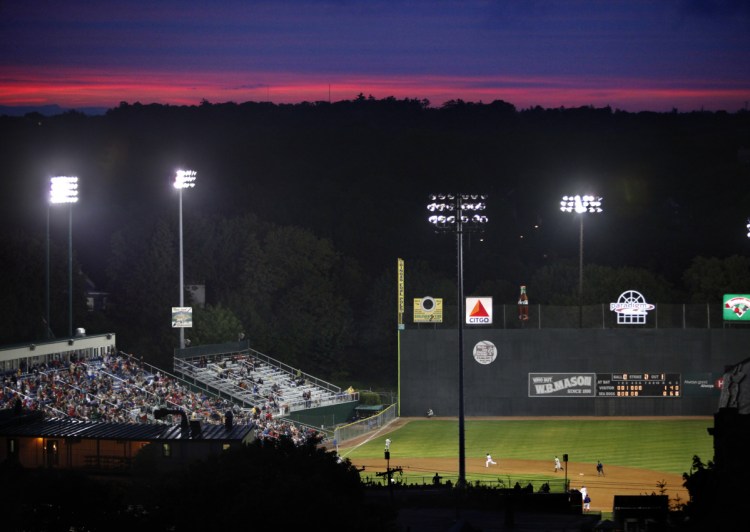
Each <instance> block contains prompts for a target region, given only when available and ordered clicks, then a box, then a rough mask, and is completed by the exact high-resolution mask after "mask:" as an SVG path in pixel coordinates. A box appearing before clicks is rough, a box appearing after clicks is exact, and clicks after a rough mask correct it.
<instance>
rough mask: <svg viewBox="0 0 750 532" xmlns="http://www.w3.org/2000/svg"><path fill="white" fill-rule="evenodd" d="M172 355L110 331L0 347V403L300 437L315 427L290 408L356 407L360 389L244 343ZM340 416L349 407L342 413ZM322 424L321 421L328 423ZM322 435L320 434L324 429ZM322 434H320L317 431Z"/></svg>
mask: <svg viewBox="0 0 750 532" xmlns="http://www.w3.org/2000/svg"><path fill="white" fill-rule="evenodd" d="M189 354H193V355H195V356H184V357H175V371H174V373H169V372H167V371H164V370H163V369H161V368H156V367H154V366H151V365H149V364H147V363H145V362H144V361H143V359H142V358H137V357H134V356H132V355H130V354H127V353H124V352H118V351H117V349H116V346H115V338H114V335H113V334H107V335H101V336H98V337H83V338H75V339H71V340H56V341H52V342H45V343H43V344H39V345H34V344H32V345H27V346H16V347H12V348H8V349H2V350H0V378H2V387H1V388H0V409H2V408H11V407H15V406H16V405H18V406H19V407H20V408H23V409H24V410H30V411H40V412H44V413H45V415H46V416H47V417H52V418H58V419H76V420H80V421H99V422H117V423H154V424H163V423H171V424H175V423H178V422H179V421H180V420H179V416H167V417H166V418H165V419H157V418H156V417H155V416H154V411H155V410H156V409H164V408H167V409H170V410H172V411H179V412H181V413H184V414H185V415H186V416H188V417H190V419H191V420H192V421H197V422H204V423H208V424H221V423H224V422H225V421H226V419H227V417H228V416H230V415H231V418H232V419H233V421H234V422H235V423H237V424H243V425H252V426H254V427H255V433H256V437H258V438H261V439H265V438H276V437H279V436H281V435H289V436H291V437H292V438H293V439H295V440H297V439H299V440H300V441H302V440H304V439H306V437H307V436H309V435H310V434H313V433H316V434H317V436H321V435H322V434H319V431H318V429H317V426H318V425H316V427H310V426H304V425H305V423H304V422H303V421H300V419H292V418H291V417H289V416H290V414H295V413H296V414H301V413H304V412H305V411H312V410H320V409H321V408H323V409H325V408H334V409H337V408H339V409H340V408H341V407H344V409H345V410H347V409H348V410H351V411H353V409H354V407H355V406H356V404H357V400H358V394H357V393H349V392H342V391H341V389H340V388H339V387H337V386H334V385H332V384H330V383H326V382H325V381H321V380H320V379H317V378H315V377H313V376H311V375H308V374H306V373H303V372H301V371H300V370H295V369H294V368H291V367H289V366H287V365H285V364H283V363H281V362H279V361H276V360H274V359H272V358H270V357H268V356H266V355H263V354H262V353H259V352H257V351H254V350H252V349H250V348H249V347H248V346H246V347H245V348H244V349H240V350H236V349H235V350H226V349H225V348H224V346H221V345H219V346H201V347H200V349H198V350H192V351H191V353H189ZM339 417H340V418H341V420H342V421H343V420H344V419H345V418H347V417H348V414H340V415H339ZM321 428H322V427H321ZM320 432H323V431H322V430H321V431H320ZM317 436H316V437H317Z"/></svg>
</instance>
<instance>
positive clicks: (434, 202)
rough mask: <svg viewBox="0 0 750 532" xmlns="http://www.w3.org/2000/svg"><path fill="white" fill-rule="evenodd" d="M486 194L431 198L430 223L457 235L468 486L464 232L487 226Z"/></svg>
mask: <svg viewBox="0 0 750 532" xmlns="http://www.w3.org/2000/svg"><path fill="white" fill-rule="evenodd" d="M486 199H487V196H486V195H484V194H481V195H480V194H433V195H430V196H429V200H430V203H429V204H428V205H427V210H428V211H429V212H430V215H429V218H428V220H429V222H430V223H431V224H433V225H434V226H435V230H436V231H438V232H455V233H456V248H457V249H456V255H457V259H458V281H457V285H458V482H457V487H460V488H461V489H463V488H465V487H466V442H465V430H464V319H465V316H464V314H465V309H464V307H465V305H466V302H465V301H464V248H463V246H464V232H469V231H477V230H481V228H482V227H483V225H484V224H485V223H487V221H488V219H487V216H485V215H483V214H479V212H481V211H484V210H485V208H486V204H485V203H484V201H485V200H486Z"/></svg>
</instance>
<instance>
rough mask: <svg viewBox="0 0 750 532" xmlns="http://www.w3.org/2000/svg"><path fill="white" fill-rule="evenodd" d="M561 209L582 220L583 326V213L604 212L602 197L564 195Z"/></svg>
mask: <svg viewBox="0 0 750 532" xmlns="http://www.w3.org/2000/svg"><path fill="white" fill-rule="evenodd" d="M560 210H561V211H563V212H575V213H576V214H578V216H579V219H580V221H581V224H580V231H579V233H578V327H579V328H581V327H583V215H584V213H587V212H592V213H598V212H602V198H601V197H600V196H591V195H586V196H579V195H575V196H563V197H562V201H560Z"/></svg>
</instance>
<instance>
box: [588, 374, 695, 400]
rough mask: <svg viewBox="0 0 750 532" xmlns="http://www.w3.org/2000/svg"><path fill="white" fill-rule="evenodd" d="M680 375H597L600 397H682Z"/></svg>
mask: <svg viewBox="0 0 750 532" xmlns="http://www.w3.org/2000/svg"><path fill="white" fill-rule="evenodd" d="M681 383H682V380H681V375H680V374H679V373H597V374H596V395H597V396H598V397H681V396H682V387H681Z"/></svg>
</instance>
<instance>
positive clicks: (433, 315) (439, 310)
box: [414, 296, 443, 323]
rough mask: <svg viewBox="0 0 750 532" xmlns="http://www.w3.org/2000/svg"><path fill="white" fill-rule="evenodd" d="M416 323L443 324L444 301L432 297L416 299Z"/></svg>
mask: <svg viewBox="0 0 750 532" xmlns="http://www.w3.org/2000/svg"><path fill="white" fill-rule="evenodd" d="M414 323H443V300H442V298H439V297H437V298H435V297H430V296H425V297H418V298H415V299H414Z"/></svg>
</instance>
